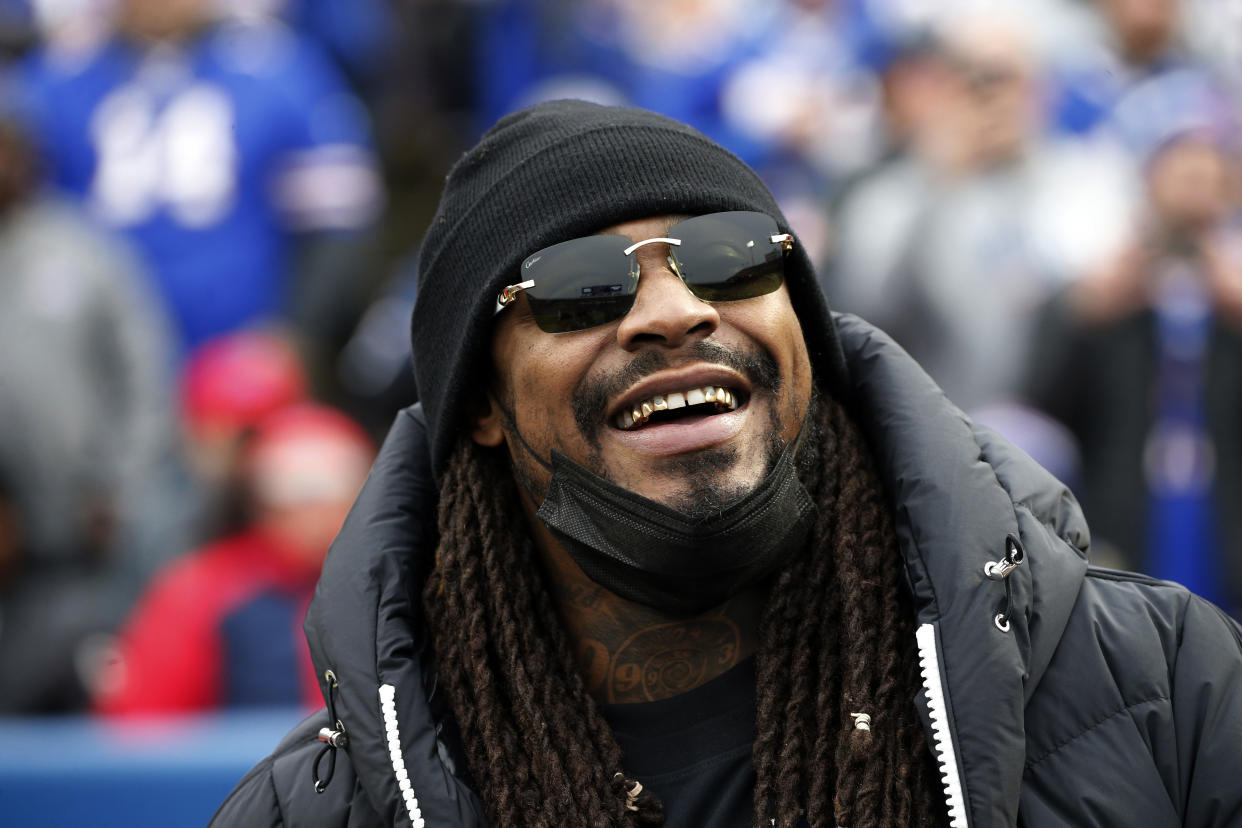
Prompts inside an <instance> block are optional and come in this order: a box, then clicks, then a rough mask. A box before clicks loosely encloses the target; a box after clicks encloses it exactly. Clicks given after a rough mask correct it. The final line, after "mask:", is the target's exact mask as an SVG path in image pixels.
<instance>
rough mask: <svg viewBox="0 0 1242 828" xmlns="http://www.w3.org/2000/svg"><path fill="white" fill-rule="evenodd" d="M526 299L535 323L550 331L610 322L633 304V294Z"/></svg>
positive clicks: (564, 330) (584, 328) (594, 325)
mask: <svg viewBox="0 0 1242 828" xmlns="http://www.w3.org/2000/svg"><path fill="white" fill-rule="evenodd" d="M527 298H528V299H529V300H530V312H531V315H532V316H534V317H535V324H537V325H538V326H539V327H540V328H541V329H542V330H544V331H546V332H548V333H568V332H570V331H584V330H586V329H587V328H594V327H596V326H597V325H607V324H608V323H609V322H613V321H615V320H617V319H620V318H621V317H623V316H625V315H626V313H628V312H629V310H630V308H631V307H633V305H634V294H632V293H629V294H620V295H618V296H613V297H608V298H600V299H536V298H535V297H533V296H528V297H527Z"/></svg>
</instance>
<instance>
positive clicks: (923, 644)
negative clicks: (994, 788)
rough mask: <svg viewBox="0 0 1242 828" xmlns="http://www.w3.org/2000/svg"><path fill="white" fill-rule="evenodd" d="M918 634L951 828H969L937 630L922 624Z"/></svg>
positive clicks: (934, 744) (920, 666) (937, 760)
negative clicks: (942, 676) (941, 673)
mask: <svg viewBox="0 0 1242 828" xmlns="http://www.w3.org/2000/svg"><path fill="white" fill-rule="evenodd" d="M914 635H915V640H916V641H917V642H918V646H919V670H920V671H921V672H922V674H923V692H925V693H926V694H927V709H928V711H929V712H930V715H931V727H932V749H933V752H934V754H935V756H936V762H937V763H938V764H939V765H940V780H941V784H942V785H943V786H944V798H945V804H946V805H947V807H948V811H949V828H969V826H970V822H969V820H968V818H967V816H966V800H965V797H964V796H963V795H962V778H961V775H960V774H959V772H958V764H957V746H956V745H955V744H954V742H953V730H952V728H951V727H950V724H949V713H948V708H947V707H946V705H945V692H944V684H943V682H942V681H941V679H940V651H939V648H938V647H937V646H936V628H935V627H934V626H933V625H931V624H922V625H920V626H919V628H918V630H917V631H916V632H915V634H914Z"/></svg>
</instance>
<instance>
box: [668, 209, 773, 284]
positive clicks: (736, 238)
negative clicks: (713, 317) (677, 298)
mask: <svg viewBox="0 0 1242 828" xmlns="http://www.w3.org/2000/svg"><path fill="white" fill-rule="evenodd" d="M779 232H780V230H779V229H778V228H777V226H776V222H775V221H773V220H772V218H770V217H769V216H765V215H763V214H762V213H748V212H735V213H714V214H712V215H707V216H699V217H697V218H693V219H688V220H686V221H684V222H682V223H681V224H679V225H677V226H676V227H674V228H673V229H672V230H671V231H670V233H672V234H673V235H674V236H676V237H677V238H680V239H681V240H682V243H681V245H680V246H678V247H675V248H673V257H674V258H675V260H676V261H677V264H678V267H679V268H680V270H681V276H682V278H683V279H684V280H685V282H686V285H687V286H688V287H689V288H690V290H691V292H693V293H694V295H695V296H697V297H699V298H700V299H705V300H707V301H709V302H728V301H733V300H737V299H750V298H752V297H755V296H762V295H764V294H765V293H772V292H773V291H775V290H776V289H777V288H779V287H780V286H781V282H782V281H783V280H784V278H785V262H784V259H785V253H784V250H783V249H782V248H781V245H780V244H779V243H776V242H773V241H772V236H773V235H776V234H777V233H779Z"/></svg>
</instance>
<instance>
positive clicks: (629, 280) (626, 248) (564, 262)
mask: <svg viewBox="0 0 1242 828" xmlns="http://www.w3.org/2000/svg"><path fill="white" fill-rule="evenodd" d="M656 242H658V243H661V244H667V245H668V264H669V267H670V268H671V269H672V271H673V272H674V273H675V274H677V276H678V277H680V278H681V281H682V282H683V283H684V284H685V286H686V287H687V288H688V289H689V290H690V292H691V293H692V294H694V295H695V296H696V297H698V298H699V299H702V300H704V301H706V302H734V301H737V300H739V299H751V298H753V297H755V296H763V295H764V294H765V293H772V292H773V291H775V290H776V289H777V288H779V287H780V286H781V283H782V282H783V281H784V278H785V261H784V260H785V255H786V254H787V253H788V252H789V251H790V250H791V249H792V248H793V243H794V238H793V236H791V235H790V234H788V233H782V232H781V231H780V228H779V227H777V226H776V221H775V219H773V218H772V217H771V216H768V215H765V214H763V213H752V212H731V213H710V214H708V215H705V216H696V217H694V218H690V219H686V220H685V221H682V222H678V223H677V224H674V225H673V226H672V227H670V228H669V230H668V236H667V237H660V238H654V239H644V240H642V241H638V242H635V241H631V240H630V239H628V238H626V237H625V236H620V235H611V236H586V237H585V238H581V239H571V240H569V241H565V242H561V243H560V244H554V245H552V246H551V247H545V248H544V249H543V250H540V251H539V252H538V253H533V254H531V255H530V256H528V257H526V260H525V261H524V262H522V271H521V273H522V276H523V277H524V278H523V281H521V282H518V283H517V284H513V285H509V286H508V287H506V288H505V289H504V290H502V291H501V292H500V295H499V296H498V297H497V298H496V313H500V312H501V311H502V310H504V309H505V308H506V307H508V306H509V305H511V304H513V302H515V301H517V298H518V295H519V294H522V295H525V296H526V299H527V301H528V302H529V304H530V311H531V314H532V315H533V316H534V318H535V324H537V325H538V326H539V327H540V328H541V329H542V330H544V331H546V332H548V333H568V332H570V331H584V330H586V329H588V328H594V327H596V326H598V325H606V324H608V323H609V322H615V321H616V320H618V319H620V318H621V317H623V316H625V315H626V314H627V313H628V312H629V310H630V308H631V307H633V306H634V297H635V296H636V295H637V293H638V277H639V268H638V257H637V256H634V255H633V253H634V251H635V250H637V249H638V248H640V247H642V246H644V245H648V244H653V243H656Z"/></svg>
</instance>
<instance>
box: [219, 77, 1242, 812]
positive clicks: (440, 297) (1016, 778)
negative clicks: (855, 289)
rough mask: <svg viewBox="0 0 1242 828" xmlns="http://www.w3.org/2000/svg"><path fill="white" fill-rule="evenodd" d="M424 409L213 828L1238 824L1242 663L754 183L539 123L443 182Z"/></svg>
mask: <svg viewBox="0 0 1242 828" xmlns="http://www.w3.org/2000/svg"><path fill="white" fill-rule="evenodd" d="M413 340H414V355H415V370H416V374H417V378H418V384H419V390H420V394H421V397H422V401H423V402H422V406H421V408H415V409H411V410H409V411H406V412H403V413H402V414H401V415H400V416H399V417H398V420H397V422H396V424H395V425H394V427H393V430H392V432H391V433H390V435H389V438H388V440H387V442H386V444H385V447H384V449H383V451H382V452H381V456H380V458H379V460H378V461H377V463H376V466H375V468H374V470H373V471H372V474H371V477H370V479H369V481H368V483H367V485H366V487H365V488H364V490H363V493H362V495H361V496H360V497H359V500H358V503H357V504H356V505H355V507H354V510H353V512H352V513H351V515H350V518H349V520H348V521H347V522H346V526H345V528H344V529H343V530H342V533H341V535H340V536H339V537H338V539H337V542H336V544H335V545H334V547H333V551H332V552H331V554H330V555H329V558H328V561H327V562H326V564H325V566H324V572H323V576H322V578H321V580H320V584H319V587H318V590H317V592H316V597H315V600H314V602H313V603H312V606H311V610H310V613H309V615H308V618H307V622H306V629H307V636H308V639H309V641H310V645H311V650H312V653H313V657H314V659H315V663H316V665H317V667H318V669H319V671H320V675H321V685H322V689H323V693H324V699H325V701H326V704H327V709H326V711H324V712H323V713H321V714H319V715H317V716H315V717H312V718H311V719H308V720H307V721H306V722H305V723H303V725H301V726H300V727H299V728H297V729H296V730H295V731H293V732H292V733H291V734H290V735H289V736H288V737H287V738H286V739H285V741H284V742H283V743H282V744H281V745H280V746H279V747H278V748H277V749H276V751H275V753H273V755H272V756H271V757H269V758H267V759H265V760H264V761H263V762H261V763H260V764H259V765H258V766H256V768H255V769H254V770H253V771H252V772H251V773H250V774H249V775H248V776H247V777H246V778H245V779H243V780H242V782H241V783H240V784H239V786H238V788H237V790H236V791H235V792H234V793H233V795H232V796H231V797H230V798H229V799H228V800H227V801H226V802H225V804H224V805H223V806H222V807H221V809H220V811H219V812H218V813H217V815H216V818H215V821H214V823H213V824H215V825H246V826H252V825H346V824H347V825H350V826H363V825H384V826H387V825H413V826H416V827H418V828H421V826H423V825H427V826H493V828H498V827H499V826H523V825H541V826H562V825H563V826H584V825H589V826H626V825H657V824H664V825H667V826H686V827H687V828H688V827H689V826H695V827H696V828H697V827H698V826H738V828H744V827H745V826H770V825H775V826H782V828H795V826H803V825H808V826H815V827H816V828H819V826H834V825H848V826H851V828H861V827H862V826H871V827H872V828H891V826H907V825H919V826H940V825H948V826H952V828H965V826H979V827H980V828H982V826H1000V825H1014V824H1016V823H1018V822H1019V821H1020V822H1021V823H1022V824H1024V825H1027V826H1063V825H1067V824H1068V825H1082V824H1093V825H1102V826H1104V825H1107V826H1114V825H1115V826H1122V825H1127V826H1128V825H1156V826H1186V825H1193V826H1225V825H1230V824H1237V823H1238V821H1239V820H1242V790H1240V789H1239V787H1238V786H1237V785H1236V784H1235V782H1234V779H1233V770H1232V769H1233V768H1234V767H1236V764H1237V760H1238V759H1239V757H1240V756H1242V631H1239V630H1238V628H1237V626H1236V625H1234V624H1233V623H1232V622H1230V621H1229V620H1228V619H1226V618H1225V617H1224V616H1223V615H1222V614H1221V613H1220V611H1219V610H1217V609H1216V608H1214V607H1212V606H1211V605H1210V604H1207V603H1206V602H1203V601H1202V600H1200V599H1198V598H1195V597H1194V596H1192V595H1190V594H1189V593H1187V592H1186V591H1185V590H1184V589H1182V588H1180V587H1177V586H1176V585H1173V584H1168V583H1160V582H1155V581H1151V580H1149V579H1146V578H1143V577H1141V576H1136V575H1130V574H1123V573H1114V572H1107V571H1103V570H1096V569H1092V568H1089V567H1088V565H1087V561H1086V557H1087V555H1086V553H1087V547H1088V534H1087V528H1086V525H1085V523H1084V522H1083V519H1082V515H1081V513H1080V512H1079V510H1078V507H1077V505H1076V504H1075V502H1074V501H1073V498H1072V497H1071V496H1070V494H1069V493H1068V491H1067V490H1066V489H1065V488H1064V487H1063V486H1062V485H1061V484H1059V483H1058V482H1057V481H1056V480H1054V479H1053V478H1052V477H1051V476H1049V475H1048V474H1047V473H1046V472H1044V471H1043V470H1042V469H1040V468H1039V467H1038V466H1036V465H1034V464H1033V463H1032V462H1031V461H1030V459H1029V458H1027V457H1026V456H1025V455H1023V454H1021V453H1020V452H1018V451H1016V450H1015V449H1013V448H1011V447H1010V446H1009V445H1008V444H1006V443H1005V442H1004V441H1003V440H1001V439H1000V438H999V437H997V436H996V435H994V434H991V433H990V432H988V431H987V430H985V429H982V428H980V427H977V426H974V425H973V424H972V423H970V422H969V421H968V420H967V419H966V418H965V417H964V415H962V413H961V412H960V411H958V410H957V409H956V408H954V407H953V406H952V405H951V404H950V403H948V402H947V401H946V400H945V399H944V396H943V395H942V394H941V393H940V391H939V390H938V389H937V388H936V386H935V385H934V384H933V383H932V382H931V381H930V380H929V379H928V378H927V376H926V375H925V374H924V373H923V372H922V371H921V370H920V369H919V368H918V367H917V365H915V364H914V363H913V362H912V361H911V360H910V359H909V358H908V357H907V356H906V355H905V354H904V353H903V352H902V351H901V350H900V349H899V348H897V347H896V346H895V345H894V344H893V343H892V342H891V340H889V339H888V338H887V337H886V336H885V335H884V334H882V333H881V332H879V331H877V330H876V329H874V328H872V327H870V326H868V325H867V324H866V323H864V322H862V321H861V320H858V319H856V318H851V317H844V316H841V317H834V316H833V315H831V314H830V313H829V311H828V309H827V306H826V305H825V303H824V298H823V296H822V295H821V294H820V293H819V291H818V288H817V287H816V280H815V276H814V273H813V272H812V269H811V266H810V262H809V260H808V258H807V256H806V254H805V252H804V251H803V250H802V248H801V247H800V246H799V243H798V239H797V236H796V233H795V232H794V231H793V229H792V228H791V227H790V226H789V224H788V223H787V221H786V220H785V218H784V217H783V216H782V214H781V212H780V210H779V208H778V207H777V205H776V204H775V202H774V201H773V199H772V196H771V194H770V193H769V192H768V191H767V189H766V188H765V187H764V186H763V185H762V183H761V182H760V181H759V179H758V178H757V177H756V176H755V174H754V173H753V172H752V171H751V170H749V169H748V168H747V167H746V166H745V165H743V164H742V163H741V162H740V161H738V160H737V159H736V158H735V157H734V156H732V155H730V154H729V153H727V152H726V151H724V150H723V149H722V148H720V147H719V146H717V145H715V144H713V143H711V142H710V141H708V140H707V139H706V138H704V137H703V136H702V135H700V134H699V133H697V132H695V131H694V130H692V129H690V128H688V127H686V126H684V125H681V124H678V123H675V122H673V121H670V120H668V119H665V118H662V117H660V116H657V115H654V114H652V113H648V112H642V111H638V110H632V109H618V108H607V107H599V106H595V105H591V104H586V103H580V102H566V101H562V102H555V103H549V104H542V105H539V106H536V107H533V108H531V109H528V110H525V111H523V112H519V113H515V114H514V115H511V116H509V117H507V118H505V119H504V120H502V121H501V122H500V123H498V124H497V125H496V126H495V127H494V128H493V129H492V130H491V131H490V132H489V133H488V134H487V135H485V136H484V137H483V139H482V140H481V141H480V143H479V144H478V145H477V146H476V147H474V148H473V149H472V150H470V151H469V152H468V153H466V155H465V156H464V157H463V158H462V159H461V161H459V163H458V164H457V165H456V167H455V168H454V169H453V171H452V173H451V174H450V175H449V178H448V181H447V183H446V186H445V191H444V194H443V197H442V200H441V203H440V209H439V212H438V213H437V215H436V217H435V219H434V220H433V223H432V226H431V228H430V230H429V231H428V234H427V236H426V240H425V242H424V246H423V251H422V257H421V273H420V286H419V298H418V304H417V306H416V308H415V311H414V319H413Z"/></svg>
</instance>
